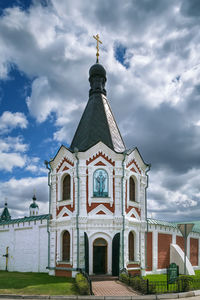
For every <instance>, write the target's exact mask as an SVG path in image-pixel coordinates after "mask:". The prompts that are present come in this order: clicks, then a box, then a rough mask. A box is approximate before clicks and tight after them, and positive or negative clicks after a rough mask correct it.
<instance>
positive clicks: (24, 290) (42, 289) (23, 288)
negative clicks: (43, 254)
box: [0, 271, 78, 295]
mask: <svg viewBox="0 0 200 300" xmlns="http://www.w3.org/2000/svg"><path fill="white" fill-rule="evenodd" d="M0 294H21V295H77V294H78V290H77V288H76V285H75V280H74V279H73V278H66V277H55V276H49V275H48V274H46V273H20V272H5V271H0Z"/></svg>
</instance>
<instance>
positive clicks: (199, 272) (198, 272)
mask: <svg viewBox="0 0 200 300" xmlns="http://www.w3.org/2000/svg"><path fill="white" fill-rule="evenodd" d="M180 276H181V275H180ZM192 277H193V278H196V279H198V278H199V277H200V270H196V271H195V276H192ZM143 278H144V279H149V281H167V274H155V275H146V276H143Z"/></svg>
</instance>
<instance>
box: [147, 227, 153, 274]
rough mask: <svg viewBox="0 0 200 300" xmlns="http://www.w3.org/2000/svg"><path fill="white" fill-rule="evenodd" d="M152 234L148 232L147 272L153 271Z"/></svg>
mask: <svg viewBox="0 0 200 300" xmlns="http://www.w3.org/2000/svg"><path fill="white" fill-rule="evenodd" d="M152 258H153V249H152V232H147V267H148V268H147V271H152Z"/></svg>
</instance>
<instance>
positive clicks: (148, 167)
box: [145, 164, 151, 269]
mask: <svg viewBox="0 0 200 300" xmlns="http://www.w3.org/2000/svg"><path fill="white" fill-rule="evenodd" d="M150 169H151V164H148V165H147V168H146V170H145V174H146V175H147V185H146V187H145V220H146V224H147V230H146V233H145V269H146V268H147V267H148V266H147V234H148V231H149V224H148V219H147V188H148V186H149V176H148V174H147V173H148V172H149V171H150Z"/></svg>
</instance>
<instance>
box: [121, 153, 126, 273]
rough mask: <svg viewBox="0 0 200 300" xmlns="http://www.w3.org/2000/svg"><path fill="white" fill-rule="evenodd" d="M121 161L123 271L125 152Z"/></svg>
mask: <svg viewBox="0 0 200 300" xmlns="http://www.w3.org/2000/svg"><path fill="white" fill-rule="evenodd" d="M123 156H124V158H123V161H122V180H121V186H122V188H121V206H122V219H123V225H122V269H124V231H125V216H124V173H125V159H126V151H125V152H124V153H123Z"/></svg>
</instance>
